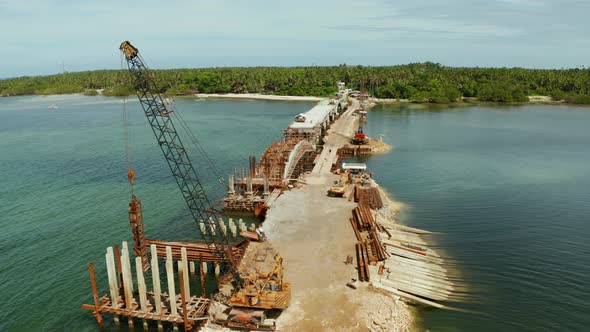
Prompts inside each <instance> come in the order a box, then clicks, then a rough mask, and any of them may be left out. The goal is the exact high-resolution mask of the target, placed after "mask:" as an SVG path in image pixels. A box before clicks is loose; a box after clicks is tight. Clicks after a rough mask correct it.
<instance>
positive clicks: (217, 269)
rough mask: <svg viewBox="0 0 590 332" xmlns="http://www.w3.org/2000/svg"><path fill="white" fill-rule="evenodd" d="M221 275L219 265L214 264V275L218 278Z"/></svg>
mask: <svg viewBox="0 0 590 332" xmlns="http://www.w3.org/2000/svg"><path fill="white" fill-rule="evenodd" d="M219 274H221V267H220V264H219V263H215V275H216V276H219Z"/></svg>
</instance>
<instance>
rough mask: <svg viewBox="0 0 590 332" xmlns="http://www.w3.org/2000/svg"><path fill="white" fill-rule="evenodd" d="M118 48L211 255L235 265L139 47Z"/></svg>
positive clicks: (124, 43)
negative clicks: (202, 227) (201, 228)
mask: <svg viewBox="0 0 590 332" xmlns="http://www.w3.org/2000/svg"><path fill="white" fill-rule="evenodd" d="M119 49H120V50H121V51H122V52H123V55H124V56H125V59H126V60H127V66H128V69H129V73H130V74H131V80H132V83H133V87H134V88H135V90H136V92H137V97H138V99H139V102H140V104H141V107H142V109H143V111H144V113H145V116H146V117H147V120H148V122H149V124H150V127H151V128H152V131H153V133H154V135H155V137H156V140H157V142H158V145H159V146H160V149H161V150H162V153H163V155H164V158H165V159H166V161H167V163H168V166H169V167H170V171H171V172H172V175H173V176H174V179H175V180H176V184H177V185H178V187H179V188H180V192H181V193H182V196H183V198H184V200H185V202H186V204H187V206H188V208H189V210H190V213H191V215H192V217H193V219H194V220H195V221H196V222H197V223H199V222H204V223H205V225H206V228H207V229H208V230H209V231H205V232H203V231H201V237H202V238H203V240H205V242H206V243H207V245H208V247H209V249H210V250H212V252H213V253H214V255H216V256H218V257H225V258H226V259H227V260H228V261H229V263H230V264H229V266H230V269H231V268H233V267H235V261H234V258H233V255H232V251H231V247H230V244H229V242H228V240H227V237H225V235H223V234H222V232H219V231H218V232H214V230H215V229H221V227H220V224H219V221H218V220H219V218H218V217H217V216H216V215H215V213H214V212H213V210H212V209H211V202H210V201H209V198H208V197H207V195H206V194H205V190H204V189H203V185H202V184H201V181H200V179H199V176H198V175H197V172H196V171H195V168H194V166H193V164H192V162H191V160H190V159H189V156H188V154H187V150H186V148H185V147H184V145H183V143H182V140H181V138H180V136H179V135H178V132H177V130H176V127H175V126H174V122H173V120H172V117H171V116H170V115H171V113H172V111H171V110H170V109H168V107H167V105H166V103H164V99H163V98H162V96H161V95H160V94H159V93H158V92H157V90H156V85H155V80H154V77H153V76H152V75H151V72H150V71H149V69H148V68H147V66H146V65H145V63H144V61H143V60H142V58H141V56H140V55H139V51H138V49H137V48H135V47H134V46H133V45H131V43H129V42H128V41H124V42H123V43H121V45H120V47H119ZM213 234H218V235H217V236H216V235H213Z"/></svg>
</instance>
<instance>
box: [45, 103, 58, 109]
mask: <svg viewBox="0 0 590 332" xmlns="http://www.w3.org/2000/svg"><path fill="white" fill-rule="evenodd" d="M47 108H48V109H51V110H55V109H58V108H59V107H58V106H57V105H55V104H51V105H49V106H47Z"/></svg>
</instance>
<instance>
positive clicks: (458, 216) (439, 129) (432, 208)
mask: <svg viewBox="0 0 590 332" xmlns="http://www.w3.org/2000/svg"><path fill="white" fill-rule="evenodd" d="M589 128H590V107H586V108H582V107H570V106H541V105H539V106H521V107H466V108H455V109H443V110H439V111H434V110H431V111H425V110H411V109H409V108H407V107H405V108H401V109H400V108H399V107H392V106H389V107H388V106H382V107H376V108H374V109H372V110H371V112H369V117H368V123H367V126H366V132H367V133H368V134H369V135H373V136H374V137H376V136H377V135H378V134H384V135H385V136H384V137H385V138H384V140H385V141H387V142H388V143H390V144H393V145H394V146H395V149H394V151H393V152H392V153H388V154H383V155H379V156H373V157H371V158H368V160H367V161H366V162H367V164H368V167H369V169H370V170H371V171H373V172H374V173H375V178H376V179H377V181H378V182H379V183H380V184H382V185H383V186H384V187H386V188H387V189H388V191H389V192H390V193H392V194H393V196H394V198H395V199H396V200H398V201H401V202H403V203H405V204H407V208H406V209H405V210H404V212H403V213H402V215H401V220H402V222H403V223H405V224H408V225H411V226H414V227H418V228H423V229H428V230H432V231H437V232H444V233H445V234H444V235H442V236H437V237H435V238H434V239H433V240H434V241H435V242H436V243H437V244H438V245H439V246H440V247H441V249H443V250H444V251H445V252H446V253H447V254H448V256H450V257H452V258H453V259H454V260H456V262H457V264H458V266H459V268H460V270H461V272H462V273H463V276H464V278H465V279H466V281H467V282H468V284H469V286H470V288H471V292H473V295H474V296H475V297H476V298H477V301H476V302H475V303H469V304H465V305H463V307H465V308H468V309H472V310H476V311H479V312H481V314H465V313H458V312H448V311H440V310H429V311H426V312H425V313H423V315H421V320H422V321H421V325H422V326H423V327H424V328H425V329H429V330H431V331H588V327H589V326H590V311H589V304H590V300H589V299H590V241H589V240H588V237H589V235H590V204H589V202H590V129H589Z"/></svg>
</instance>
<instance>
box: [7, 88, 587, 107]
mask: <svg viewBox="0 0 590 332" xmlns="http://www.w3.org/2000/svg"><path fill="white" fill-rule="evenodd" d="M102 90H103V89H97V90H96V92H97V94H96V95H85V94H84V93H63V94H47V95H45V94H30V95H19V96H6V95H0V97H2V98H10V97H24V96H46V97H49V96H61V95H79V96H87V97H93V96H104V97H112V98H121V97H129V96H105V95H103V94H102ZM130 96H131V95H130ZM169 97H174V98H203V99H237V100H269V101H295V102H298V101H304V102H310V101H321V100H323V99H327V98H330V97H317V96H290V95H267V94H259V93H195V94H190V95H172V96H169ZM528 99H529V100H528V101H524V102H493V101H481V100H479V99H478V98H477V97H461V101H457V102H452V103H433V102H416V101H410V100H409V99H393V98H391V99H388V98H375V97H370V98H369V99H368V100H367V101H368V102H369V104H373V105H377V104H398V105H402V104H413V105H433V106H436V105H438V106H443V105H457V106H458V105H469V104H486V105H488V104H497V105H527V104H544V105H578V106H584V104H575V103H568V102H566V101H565V100H554V99H553V98H551V97H550V96H528Z"/></svg>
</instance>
